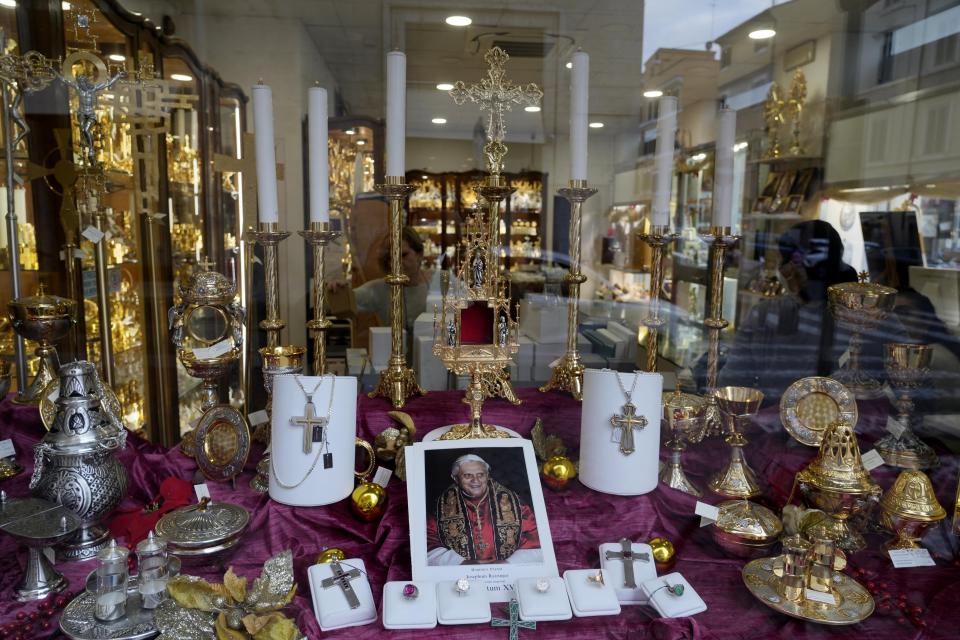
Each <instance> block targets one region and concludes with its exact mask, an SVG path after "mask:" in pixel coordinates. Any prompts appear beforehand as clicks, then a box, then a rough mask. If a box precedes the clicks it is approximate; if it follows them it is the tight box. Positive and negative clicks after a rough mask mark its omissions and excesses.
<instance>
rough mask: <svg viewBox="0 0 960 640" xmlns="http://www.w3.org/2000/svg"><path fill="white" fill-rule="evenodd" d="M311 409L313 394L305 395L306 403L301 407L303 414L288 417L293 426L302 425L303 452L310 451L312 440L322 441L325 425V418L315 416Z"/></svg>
mask: <svg viewBox="0 0 960 640" xmlns="http://www.w3.org/2000/svg"><path fill="white" fill-rule="evenodd" d="M313 410H314V409H313V396H307V404H306V405H305V406H304V407H303V415H302V416H293V417H292V418H290V424H292V425H293V426H295V427H303V452H304V453H310V451H311V450H312V449H313V443H314V442H322V441H323V429H324V428H325V427H326V426H327V418H321V417H319V416H317V415H316V414H315V413H314V412H313Z"/></svg>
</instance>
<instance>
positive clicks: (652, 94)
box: [643, 89, 663, 98]
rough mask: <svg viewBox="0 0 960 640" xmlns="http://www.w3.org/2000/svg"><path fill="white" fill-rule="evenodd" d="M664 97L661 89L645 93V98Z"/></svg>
mask: <svg viewBox="0 0 960 640" xmlns="http://www.w3.org/2000/svg"><path fill="white" fill-rule="evenodd" d="M662 95H663V91H660V89H650V90H649V91H644V92H643V97H644V98H659V97H660V96H662Z"/></svg>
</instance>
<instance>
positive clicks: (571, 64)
mask: <svg viewBox="0 0 960 640" xmlns="http://www.w3.org/2000/svg"><path fill="white" fill-rule="evenodd" d="M564 66H565V67H566V68H567V69H573V63H572V62H568V63H567V64H565V65H564Z"/></svg>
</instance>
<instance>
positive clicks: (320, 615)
mask: <svg viewBox="0 0 960 640" xmlns="http://www.w3.org/2000/svg"><path fill="white" fill-rule="evenodd" d="M340 566H341V567H343V570H344V571H350V570H351V569H357V570H359V571H360V575H359V576H358V577H356V578H353V579H352V580H350V586H351V587H352V588H353V591H354V593H356V594H357V599H358V600H359V601H360V606H359V607H357V608H356V609H351V608H350V604H349V603H348V602H347V598H346V596H345V595H344V593H343V590H342V589H340V587H339V586H337V585H331V586H329V587H327V588H324V587H323V584H322V583H323V581H324V579H326V578H331V577H333V568H332V565H331V564H326V563H321V564H315V565H313V566H311V567H310V568H309V569H308V570H307V579H308V580H309V581H310V593H311V594H312V596H313V611H314V614H315V615H316V617H317V623H319V625H320V630H321V631H330V630H332V629H343V628H345V627H358V626H361V625H365V624H370V623H371V622H374V621H375V620H376V619H377V605H376V604H374V602H373V591H372V590H371V589H370V582H369V581H368V580H367V573H366V572H367V568H366V566H364V564H363V560H361V559H360V558H350V559H349V560H343V561H341V562H340Z"/></svg>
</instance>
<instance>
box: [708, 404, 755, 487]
mask: <svg viewBox="0 0 960 640" xmlns="http://www.w3.org/2000/svg"><path fill="white" fill-rule="evenodd" d="M714 397H715V398H716V399H717V407H718V408H719V409H720V415H721V416H723V419H724V421H725V422H726V425H727V432H728V433H727V436H726V438H724V440H725V441H726V443H727V444H728V445H730V462H729V463H728V464H727V467H726V468H725V469H724V470H723V471H721V472H720V473H718V474H717V475H716V476H714V477H713V479H712V480H710V490H711V491H713V492H714V493H717V494H719V495H721V496H725V497H727V498H752V497H754V496H758V495H760V485H759V484H758V483H757V478H756V476H755V475H754V473H753V470H752V469H751V468H750V466H749V465H748V464H747V461H746V460H744V458H743V448H744V447H745V446H746V445H747V439H746V438H745V437H744V436H743V434H742V433H741V431H742V430H743V428H744V427H745V426H747V425H748V424H749V423H750V418H751V417H752V416H754V415H755V414H756V413H757V411H759V410H760V403H762V402H763V392H762V391H760V390H759V389H753V388H750V387H720V388H719V389H717V390H716V391H714Z"/></svg>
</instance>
